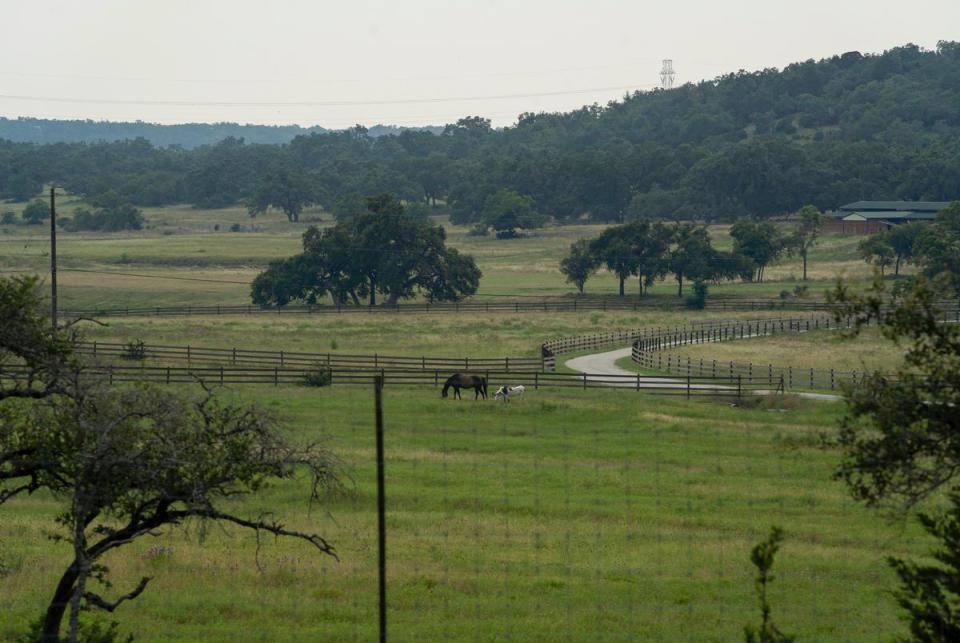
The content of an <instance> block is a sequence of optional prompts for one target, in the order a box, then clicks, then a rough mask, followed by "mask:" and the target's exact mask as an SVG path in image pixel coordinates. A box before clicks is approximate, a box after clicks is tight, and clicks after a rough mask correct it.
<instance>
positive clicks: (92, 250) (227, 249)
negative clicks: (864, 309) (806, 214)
mask: <svg viewBox="0 0 960 643" xmlns="http://www.w3.org/2000/svg"><path fill="white" fill-rule="evenodd" d="M74 205H75V204H73V203H71V202H70V201H65V202H64V203H62V204H61V206H60V212H61V213H62V214H64V215H69V213H70V212H71V210H72V208H73V206H74ZM7 208H10V209H13V210H15V211H17V212H19V209H20V208H22V204H20V205H13V206H3V207H0V210H5V209H7ZM145 213H146V218H147V229H145V230H143V231H141V232H137V233H114V234H104V233H62V234H60V235H59V243H58V256H59V265H60V267H61V272H60V274H59V285H60V297H61V300H62V302H63V306H65V307H97V306H99V307H110V306H132V307H134V306H166V305H177V304H203V303H247V302H249V286H248V284H249V283H250V281H251V280H252V279H253V277H255V276H256V274H257V273H258V272H259V271H260V270H262V269H263V268H264V267H265V265H266V264H267V262H269V261H270V260H272V259H278V258H282V257H286V256H289V255H291V254H294V253H296V252H298V251H299V249H300V235H301V234H302V233H303V230H304V229H306V227H307V226H308V225H313V224H317V225H328V224H329V223H330V221H331V219H330V216H329V215H328V214H325V213H322V212H320V211H317V210H308V211H307V212H306V213H304V215H303V216H304V221H303V222H301V223H299V224H291V223H289V222H287V221H286V218H285V217H283V216H282V215H280V214H278V213H271V214H269V215H266V216H263V217H258V218H256V219H251V218H250V217H249V216H248V215H247V213H246V211H245V210H244V209H243V208H239V207H234V208H226V209H223V210H195V209H193V208H189V207H167V208H147V209H146V210H145ZM317 219H318V220H319V221H316V220H317ZM438 221H440V222H441V223H444V225H446V226H447V229H448V232H449V235H448V238H449V243H450V244H451V245H453V246H454V247H457V248H459V249H461V250H462V251H464V252H466V253H468V254H470V255H473V256H474V257H475V258H476V260H477V263H478V265H479V266H480V268H481V270H482V271H483V274H484V276H483V279H482V280H481V284H480V290H479V292H478V298H482V297H485V296H496V297H523V296H533V297H539V296H554V295H569V294H572V293H573V292H574V290H575V289H574V288H573V286H572V285H571V284H568V283H565V281H564V278H563V275H561V274H560V272H559V270H558V264H559V261H560V259H561V258H562V257H563V256H564V255H565V253H566V252H567V250H568V248H569V246H570V244H571V243H572V242H573V241H575V240H577V239H579V238H582V237H588V236H595V235H597V234H599V232H600V231H601V230H602V229H603V228H604V226H600V225H578V226H561V227H550V228H545V229H543V230H539V231H536V232H535V233H532V234H531V235H530V236H529V237H527V238H522V239H512V240H498V239H495V238H493V237H471V236H468V235H467V231H468V228H467V227H463V226H450V225H449V223H448V222H446V220H445V218H443V217H441V218H439V219H438ZM233 225H237V226H240V227H241V229H242V231H240V232H231V231H230V229H231V226H233ZM215 228H218V229H215ZM728 230H729V226H714V227H713V228H712V234H713V237H714V240H715V243H716V244H717V245H718V246H719V247H729V245H730V239H729V236H728ZM47 234H48V233H47V228H46V226H26V225H15V226H9V225H8V226H0V270H5V271H9V270H26V271H34V272H39V273H41V274H46V273H47V271H48V270H49V255H48V254H47V253H48V243H47V239H46V235H47ZM859 240H860V237H856V236H841V235H824V237H823V239H822V241H821V243H820V245H819V246H817V247H816V248H815V249H814V250H813V251H812V253H811V257H810V269H809V273H810V277H811V281H810V282H808V285H809V288H810V290H811V291H812V292H813V293H814V294H820V293H821V292H822V291H823V290H824V289H825V288H827V287H829V286H830V285H832V283H833V281H834V280H835V278H836V277H837V276H838V275H841V274H844V275H847V276H848V277H853V278H862V277H866V276H868V275H870V274H871V268H870V266H868V265H867V264H865V263H864V262H863V261H861V260H860V259H859V258H858V257H857V256H856V245H857V243H858V242H859ZM75 270H94V271H97V272H95V273H90V272H75ZM103 272H109V273H110V274H100V273H103ZM121 273H125V274H121ZM800 275H801V268H800V262H799V260H798V259H797V258H795V257H793V258H789V257H788V258H784V259H783V260H781V261H780V262H779V263H778V264H776V265H774V266H770V267H768V269H767V282H766V283H763V284H744V283H725V284H721V285H719V286H715V287H711V292H712V293H715V294H724V293H726V294H732V293H736V294H741V295H755V296H757V297H771V296H776V295H778V294H779V293H780V292H781V291H783V290H787V291H792V290H793V288H794V287H795V286H797V285H800V283H801V282H800V280H799V277H800ZM183 278H187V279H191V280H201V281H183V280H181V279H183ZM627 287H628V293H629V294H631V295H634V294H635V293H636V291H637V285H636V283H635V282H633V281H631V282H629V283H628V284H627ZM616 291H617V280H616V279H615V278H614V277H613V276H612V275H610V274H609V273H606V272H605V271H601V272H600V273H598V274H597V275H596V276H595V277H593V278H592V279H591V280H590V281H589V282H588V283H587V292H588V293H589V294H603V295H612V294H615V293H616ZM675 292H676V282H675V281H673V279H672V278H668V280H667V281H665V282H662V283H658V284H657V285H656V286H654V287H653V289H652V290H651V294H652V295H654V296H662V297H668V298H669V297H671V296H673V295H674V293H675Z"/></svg>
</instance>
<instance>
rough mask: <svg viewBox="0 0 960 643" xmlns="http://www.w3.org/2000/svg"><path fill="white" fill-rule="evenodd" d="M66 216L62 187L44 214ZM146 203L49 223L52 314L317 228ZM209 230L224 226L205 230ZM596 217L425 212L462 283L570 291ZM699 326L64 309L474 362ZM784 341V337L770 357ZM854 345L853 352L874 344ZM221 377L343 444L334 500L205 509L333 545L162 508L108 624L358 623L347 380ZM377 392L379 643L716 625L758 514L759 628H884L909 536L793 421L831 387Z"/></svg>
mask: <svg viewBox="0 0 960 643" xmlns="http://www.w3.org/2000/svg"><path fill="white" fill-rule="evenodd" d="M71 207H72V206H71V205H70V204H69V203H64V204H63V205H62V206H61V211H62V212H64V213H67V214H69V211H70V209H71ZM146 215H147V222H148V225H147V229H146V230H144V231H142V232H140V233H135V234H134V233H130V234H127V233H121V234H102V233H70V234H66V233H65V234H63V235H61V236H60V239H59V246H60V256H61V266H62V267H63V271H62V272H61V273H60V280H59V283H60V294H61V301H62V302H63V304H62V305H63V306H64V307H97V306H104V307H106V306H118V305H128V306H131V307H136V306H162V305H178V304H211V303H214V304H215V303H247V302H248V301H249V288H248V286H247V284H248V283H249V281H250V279H251V278H252V277H253V276H254V275H256V274H257V272H258V271H259V270H261V269H262V268H263V267H264V266H265V264H266V263H267V262H268V261H270V260H272V259H277V258H281V257H285V256H289V255H290V254H293V253H295V252H297V251H298V249H299V237H300V234H302V231H303V229H304V228H305V227H306V225H309V224H310V223H311V221H310V219H311V218H315V217H318V216H319V217H322V219H323V221H324V222H328V221H329V215H326V214H323V213H319V212H316V211H308V212H306V213H305V214H304V219H305V222H304V223H301V224H298V225H293V224H289V223H287V222H286V220H285V219H282V217H281V216H280V215H276V214H272V215H270V216H268V217H264V218H258V219H255V220H252V221H251V220H250V219H249V217H248V216H247V215H246V212H245V211H243V210H242V209H239V208H232V209H225V210H216V211H198V210H192V209H188V208H163V209H147V210H146ZM234 225H236V226H240V229H239V230H236V231H230V227H231V226H234ZM321 225H322V224H321ZM215 226H219V229H215ZM601 229H602V226H568V227H562V228H547V229H544V230H542V231H538V232H536V233H535V234H533V235H531V236H529V237H527V238H522V239H515V240H508V241H500V240H496V239H493V238H478V237H471V236H468V235H467V229H466V228H463V227H457V226H449V227H448V236H449V240H450V243H451V245H453V246H455V247H457V248H459V249H460V250H462V251H464V252H467V253H469V254H472V255H474V256H475V257H476V258H477V261H478V264H479V266H480V268H481V269H482V270H483V272H484V277H483V279H482V281H481V288H480V292H479V295H478V299H482V297H484V296H487V295H489V296H497V297H507V298H510V297H515V298H524V297H542V296H545V295H569V294H571V293H572V292H573V287H572V286H571V285H570V284H566V283H564V281H563V276H562V275H561V274H560V273H559V272H558V270H557V264H558V262H559V260H560V258H561V257H562V256H563V254H564V253H565V252H566V250H567V248H568V246H569V244H570V243H571V242H572V241H574V240H575V239H577V238H580V237H583V236H593V235H596V234H597V233H599V231H600V230H601ZM712 233H713V236H714V239H715V242H716V243H717V245H719V246H720V247H725V246H726V245H729V237H728V235H727V229H726V227H723V226H715V227H714V228H713V229H712ZM45 235H46V228H45V227H43V226H19V225H18V226H0V270H2V271H4V272H10V271H24V270H28V271H37V272H40V273H41V274H43V273H44V272H45V271H46V269H47V266H48V261H49V258H48V257H47V256H46V255H45V252H46V250H47V248H46V242H45ZM858 241H859V238H858V237H840V236H836V235H825V236H824V238H823V241H822V243H821V244H820V245H819V246H818V247H817V248H816V249H815V250H814V252H813V253H812V254H811V260H810V261H811V263H810V266H811V269H810V274H811V276H812V277H813V280H812V281H811V282H809V285H810V291H811V294H813V295H814V296H816V295H819V294H820V292H821V291H822V290H824V289H825V288H827V287H829V286H830V285H831V284H832V282H833V280H834V279H835V278H836V276H837V275H838V274H840V273H844V274H847V275H851V276H855V277H865V276H867V275H869V274H870V270H869V267H868V266H866V264H864V263H863V262H862V261H860V260H859V258H857V257H856V253H855V248H856V243H857V242H858ZM81 271H94V272H81ZM799 273H800V268H799V262H798V261H797V260H796V259H795V258H794V259H790V258H788V259H784V260H783V261H781V262H780V263H778V264H777V265H775V266H771V267H770V268H768V270H767V279H768V281H767V283H764V284H740V283H736V284H723V285H721V286H717V287H715V288H711V293H716V294H724V293H728V294H741V295H746V296H756V297H771V296H776V295H777V294H778V293H779V292H780V291H781V290H792V289H793V288H794V286H796V285H798V284H799V283H800V282H799V281H797V280H796V279H797V277H796V276H797V275H799ZM616 287H617V282H616V279H614V278H613V277H612V276H610V275H609V274H607V273H605V272H600V273H598V274H597V275H596V276H595V277H594V278H593V279H591V280H590V281H589V282H588V283H587V292H588V293H590V294H603V295H611V294H613V293H615V292H616ZM628 288H629V289H630V290H628V292H630V291H635V289H636V284H628ZM675 288H676V286H675V283H674V282H672V281H667V282H664V283H661V284H658V285H657V286H655V287H654V288H653V291H652V293H653V295H652V296H654V297H662V298H664V299H672V298H673V297H674V292H675ZM761 315H762V313H744V314H743V316H748V317H751V318H756V317H758V316H761ZM717 316H718V315H717V313H715V312H714V313H707V312H693V311H678V310H673V311H657V310H645V311H643V312H639V313H638V312H629V311H610V312H602V311H593V312H572V313H520V314H514V313H508V312H498V313H490V314H482V315H473V314H471V315H462V314H459V315H458V314H447V313H441V314H410V315H407V314H403V315H398V314H393V315H391V314H369V313H355V314H349V315H346V314H345V315H313V316H306V315H269V314H264V315H255V316H243V315H233V316H231V315H224V316H206V317H203V316H195V317H177V318H169V317H142V318H135V317H131V318H110V319H106V320H105V322H106V325H103V326H97V325H86V326H85V328H86V330H85V332H86V334H87V337H88V339H91V340H99V341H121V342H127V341H133V340H137V339H142V340H143V341H145V342H147V343H152V344H172V345H184V344H193V345H194V346H202V347H222V348H229V347H234V346H236V347H241V348H262V349H270V350H288V351H307V352H326V351H336V352H343V353H361V354H371V353H375V352H376V353H380V354H387V355H412V356H421V355H426V356H454V357H456V356H462V355H469V356H476V357H502V356H505V355H510V356H514V355H516V356H535V355H538V354H539V344H540V342H542V341H543V340H544V339H548V338H551V337H561V336H569V335H581V334H590V333H602V332H607V331H612V330H621V329H624V330H625V329H633V328H638V327H643V326H657V325H664V326H666V325H675V324H683V323H686V322H689V321H694V320H703V319H708V318H716V317H717ZM723 316H724V317H734V316H737V315H734V314H724V315H723ZM832 340H833V338H831V341H832ZM819 341H820V340H818V338H815V337H813V335H812V334H810V335H807V336H804V335H800V336H776V337H772V338H764V339H757V340H749V341H743V342H739V341H737V342H729V343H723V344H708V345H704V346H693V347H690V348H689V349H687V350H690V351H698V352H704V353H705V354H706V353H708V352H709V353H710V354H711V355H712V354H713V353H714V352H718V351H725V350H731V351H739V352H738V353H737V356H736V357H730V358H728V359H739V360H749V359H750V358H751V356H756V357H755V359H756V361H760V360H761V359H769V360H771V361H773V363H777V362H776V361H774V360H781V361H784V363H786V362H787V361H789V359H792V357H794V356H795V357H796V359H797V360H798V361H799V359H800V357H806V356H808V355H809V356H811V358H812V357H813V356H814V354H815V353H816V351H814V350H813V348H814V346H813V344H815V343H817V342H819ZM867 341H869V339H868V340H867ZM804 342H806V343H805V344H804ZM794 343H796V345H794ZM801 344H802V345H801ZM791 345H793V348H789V350H792V351H793V353H789V354H788V353H785V352H775V351H787V350H788V348H785V347H787V346H791ZM816 347H818V348H820V349H821V351H822V354H827V353H828V351H829V354H833V355H841V353H843V351H845V350H846V345H845V344H844V343H843V342H842V341H841V340H839V339H838V340H837V341H836V345H833V344H831V345H830V346H829V347H828V346H826V344H824V343H823V342H820V343H819V344H817V346H816ZM871 350H872V349H871ZM858 355H861V354H859V353H858ZM879 355H880V354H877V355H873V357H877V359H880V360H886V359H887V358H888V357H890V358H891V359H892V358H893V357H895V355H894V354H893V353H883V354H882V356H879ZM761 356H762V357H761ZM717 359H719V357H718V358H717ZM838 359H839V357H838ZM850 359H854V358H853V357H851V358H850ZM803 365H804V366H817V365H818V364H812V363H811V364H806V363H804V364H803ZM558 369H559V370H563V365H562V362H561V363H558ZM224 394H225V395H227V396H235V397H237V398H238V399H242V400H243V401H251V402H256V403H258V404H261V405H263V406H265V407H267V408H271V409H273V410H275V411H276V412H277V413H278V414H279V415H280V416H282V417H283V418H285V423H286V426H287V427H288V430H289V431H290V432H291V434H292V435H293V436H294V437H295V438H296V439H297V440H304V441H313V440H317V439H323V440H325V441H326V442H327V443H328V444H329V446H330V448H331V449H332V450H333V451H334V453H335V454H336V455H337V456H338V457H339V458H340V459H341V460H342V461H343V464H344V472H345V474H347V475H346V479H347V481H348V484H347V487H348V492H347V493H346V494H345V495H342V496H337V497H332V498H329V499H328V500H327V501H326V502H325V503H324V504H323V505H322V506H313V507H311V506H308V505H307V504H305V502H304V501H303V500H302V499H303V498H304V497H305V491H304V489H303V485H302V484H294V483H290V484H284V485H279V486H275V487H272V488H270V489H268V490H267V492H266V493H264V494H262V495H261V496H258V497H257V498H256V500H251V501H248V502H246V503H244V504H243V505H242V506H235V507H233V508H234V509H235V510H236V511H239V512H241V513H246V514H249V515H250V516H256V515H258V514H260V513H262V512H264V511H272V512H275V513H276V514H277V515H278V516H279V517H281V518H282V519H283V520H284V521H285V522H286V523H287V524H289V525H290V526H291V527H294V528H303V529H310V530H316V531H319V532H320V533H322V534H323V535H324V536H326V537H328V538H330V539H331V540H332V541H333V542H334V543H335V545H336V547H337V550H338V552H339V554H340V561H339V562H337V561H334V560H332V559H330V558H325V557H323V556H322V555H320V554H316V553H315V552H314V551H311V550H309V549H308V548H306V547H305V546H302V545H300V544H298V543H289V542H284V541H279V542H274V541H272V540H264V541H263V542H262V543H260V546H259V549H258V546H257V544H256V542H255V538H254V536H253V535H252V534H250V533H246V532H243V533H241V532H239V531H236V530H232V529H221V528H219V527H217V528H215V529H213V530H211V531H209V532H204V530H203V529H202V528H201V526H200V525H197V524H192V525H188V526H187V528H186V529H183V530H178V531H173V532H170V533H167V534H165V535H163V536H162V537H160V538H156V539H147V540H144V541H138V542H136V543H135V544H133V545H130V546H129V547H128V548H127V549H126V550H121V551H118V552H115V553H114V554H113V556H112V558H111V559H110V563H109V564H110V566H111V568H112V570H113V580H114V582H115V584H116V589H117V590H121V589H124V588H126V587H127V586H128V585H133V584H135V583H136V581H137V580H139V578H140V577H141V576H143V575H151V576H155V580H154V581H153V583H152V585H151V587H150V588H149V589H148V590H147V591H146V592H145V593H144V595H143V596H142V597H140V598H138V599H137V600H136V601H132V602H130V603H128V604H125V605H124V606H123V607H121V608H120V609H119V610H118V611H117V612H116V614H114V615H113V618H115V619H116V620H118V621H119V622H120V623H121V627H122V629H123V631H125V632H130V633H133V634H136V635H137V638H138V639H139V640H146V641H150V640H182V641H188V640H197V639H203V640H211V641H260V640H274V639H282V640H296V639H301V640H317V639H319V640H337V641H340V640H370V639H372V638H374V637H375V634H376V624H377V619H376V598H377V596H376V574H377V570H376V531H375V529H376V514H375V497H374V496H375V479H374V467H373V453H374V442H373V429H372V419H373V410H372V391H371V390H368V389H367V388H366V387H358V386H334V387H332V388H324V389H309V388H302V387H271V386H255V387H248V388H234V389H231V390H227V391H225V392H224ZM491 394H492V391H491ZM385 397H386V441H387V495H388V502H387V506H388V531H389V544H388V567H389V579H390V589H389V592H390V595H389V601H390V616H389V618H390V623H391V637H392V638H394V639H396V640H402V641H417V640H437V639H452V640H461V639H471V640H478V639H482V640H501V639H518V640H544V641H553V640H558V639H566V640H577V641H580V640H584V641H586V640H590V641H593V640H628V639H637V638H639V639H644V640H648V639H661V640H677V639H690V640H733V639H738V638H740V637H741V635H742V627H743V626H744V625H745V624H747V623H756V622H757V621H758V620H759V610H758V607H757V601H756V597H755V595H754V589H753V581H752V574H753V569H752V567H751V566H750V564H749V562H748V554H749V550H750V547H751V546H752V545H753V544H754V543H756V542H757V541H759V540H760V539H761V538H762V537H764V536H765V535H766V532H767V531H768V529H769V527H770V526H771V525H774V524H776V525H780V526H782V527H783V528H784V529H785V531H786V534H787V540H786V543H785V545H784V548H783V551H782V554H781V555H780V556H779V558H778V560H777V565H776V567H775V575H776V577H777V579H776V581H775V582H774V585H773V588H772V595H771V602H772V604H773V606H774V614H775V617H776V622H777V623H778V625H779V626H780V627H781V628H782V629H783V630H784V631H786V632H795V633H797V634H799V635H801V638H802V639H806V640H849V641H860V640H862V641H873V640H877V639H878V638H883V637H885V636H891V635H894V634H898V633H902V631H903V627H902V625H901V623H900V622H899V621H898V618H897V612H896V609H895V606H894V601H893V599H892V597H891V596H890V590H891V589H892V588H893V586H894V578H893V575H892V573H891V572H889V571H888V570H887V568H886V566H885V563H884V559H885V557H886V556H889V555H896V554H904V553H921V552H923V551H924V550H925V549H926V547H927V542H926V541H925V540H924V539H922V538H921V537H920V535H919V529H918V528H917V527H916V526H915V525H913V524H905V523H902V522H901V523H892V522H889V521H887V520H885V518H884V517H883V516H881V515H880V514H877V513H875V512H870V511H867V510H865V509H863V508H862V507H860V506H858V505H855V504H854V503H853V502H852V501H851V500H849V498H848V497H847V495H846V492H845V489H844V488H843V487H842V485H841V484H840V483H838V482H836V481H834V480H832V477H831V474H832V470H833V467H834V465H835V464H836V460H837V454H835V453H833V452H830V451H829V450H824V449H821V448H820V447H819V436H820V434H821V433H822V432H825V431H829V430H830V429H831V428H832V427H835V426H836V424H837V422H838V421H839V419H840V417H841V415H842V412H843V406H842V404H839V403H819V402H807V401H800V400H796V399H793V398H787V399H785V400H780V401H778V402H775V403H774V402H759V403H757V404H756V406H753V405H751V407H750V408H744V407H733V406H731V405H730V404H729V402H725V401H719V400H717V401H704V400H696V401H688V400H685V399H683V398H670V397H656V396H651V395H646V394H636V393H634V392H631V391H617V390H598V389H592V390H585V391H580V390H576V389H553V390H550V389H541V390H539V391H535V390H529V388H528V390H527V392H526V394H525V395H524V396H523V397H522V398H520V399H517V400H514V401H511V403H510V404H502V403H495V402H494V401H493V400H490V401H487V402H477V403H475V402H473V400H472V395H467V394H465V395H464V397H465V398H466V399H464V400H463V401H462V402H456V401H453V400H450V399H447V400H441V399H440V393H439V389H438V388H437V389H433V388H427V389H421V388H412V387H410V388H403V387H395V388H392V387H389V386H388V387H387V389H386V391H385ZM303 484H305V483H303ZM55 512H56V504H55V502H54V500H53V499H52V498H50V497H49V496H45V495H42V494H40V495H36V496H33V497H29V498H21V499H18V500H16V501H15V502H12V503H10V504H9V505H6V506H4V507H3V509H2V513H0V516H2V519H0V561H2V563H3V564H4V565H6V566H7V567H9V568H10V570H11V573H10V574H8V575H6V576H0V639H8V638H10V637H12V636H14V635H15V634H16V633H17V632H20V631H23V630H24V629H25V628H26V625H27V623H28V622H29V621H30V620H32V619H34V618H36V616H37V615H38V614H39V613H40V611H41V610H42V609H43V608H44V607H45V602H46V601H47V600H48V598H49V595H50V593H51V591H52V588H53V585H54V583H55V579H56V578H57V576H58V575H59V574H60V573H61V572H62V567H63V566H64V565H65V563H66V560H67V553H68V552H67V547H65V546H64V545H62V544H57V543H54V542H51V541H50V540H49V539H47V538H46V536H47V534H48V533H49V532H50V531H51V530H52V529H53V527H54V523H53V518H54V516H55ZM201 536H202V537H201Z"/></svg>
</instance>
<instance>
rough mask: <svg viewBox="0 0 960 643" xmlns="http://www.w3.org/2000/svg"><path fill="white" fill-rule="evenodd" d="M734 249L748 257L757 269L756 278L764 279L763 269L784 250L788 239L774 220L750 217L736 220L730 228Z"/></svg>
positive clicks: (759, 280) (758, 279)
mask: <svg viewBox="0 0 960 643" xmlns="http://www.w3.org/2000/svg"><path fill="white" fill-rule="evenodd" d="M730 236H731V237H733V251H734V252H735V253H739V254H742V255H744V256H745V257H748V258H749V259H750V260H751V261H752V262H753V266H754V269H755V271H756V277H755V278H756V280H757V281H758V282H761V281H763V271H764V269H765V268H766V267H767V265H768V264H769V263H770V262H772V261H774V260H775V259H776V258H777V257H778V256H780V254H781V253H782V252H783V251H784V249H785V247H786V240H785V239H784V238H783V235H781V234H780V230H779V229H778V228H777V225H776V224H775V223H773V222H772V221H754V220H753V219H750V218H748V217H741V218H739V219H737V220H736V222H735V223H734V224H733V226H732V227H731V228H730Z"/></svg>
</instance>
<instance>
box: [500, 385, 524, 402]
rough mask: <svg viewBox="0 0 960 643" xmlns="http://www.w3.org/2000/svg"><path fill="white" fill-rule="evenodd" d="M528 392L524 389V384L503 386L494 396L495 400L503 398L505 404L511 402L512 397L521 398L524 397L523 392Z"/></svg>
mask: <svg viewBox="0 0 960 643" xmlns="http://www.w3.org/2000/svg"><path fill="white" fill-rule="evenodd" d="M525 390H527V389H526V388H524V386H523V384H520V385H518V386H506V385H504V386H501V387H500V388H498V389H497V392H496V393H494V394H493V399H495V400H499V399H500V398H503V401H504V402H509V401H510V398H511V397H520V396H521V395H523V392H524V391H525Z"/></svg>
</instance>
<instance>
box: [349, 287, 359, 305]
mask: <svg viewBox="0 0 960 643" xmlns="http://www.w3.org/2000/svg"><path fill="white" fill-rule="evenodd" d="M350 298H351V299H353V305H354V306H357V307H359V306H360V298H359V297H357V291H355V290H351V291H350Z"/></svg>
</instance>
